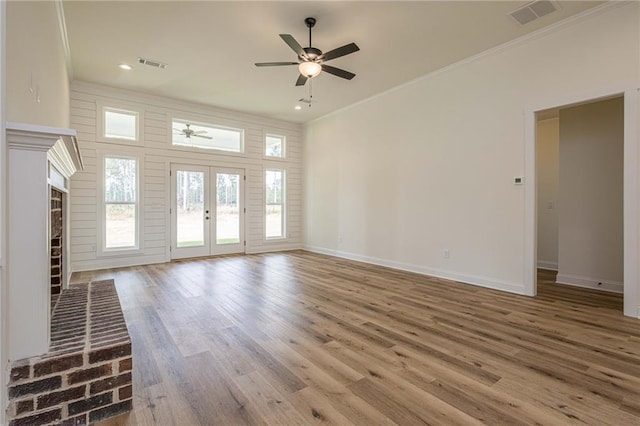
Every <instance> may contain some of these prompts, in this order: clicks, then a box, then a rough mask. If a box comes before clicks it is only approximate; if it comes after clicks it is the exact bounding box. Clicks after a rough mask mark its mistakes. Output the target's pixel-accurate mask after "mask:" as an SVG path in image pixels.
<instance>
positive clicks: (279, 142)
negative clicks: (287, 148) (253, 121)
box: [264, 134, 286, 158]
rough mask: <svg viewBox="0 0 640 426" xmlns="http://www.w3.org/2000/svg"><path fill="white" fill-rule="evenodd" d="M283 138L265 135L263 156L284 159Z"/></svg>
mask: <svg viewBox="0 0 640 426" xmlns="http://www.w3.org/2000/svg"><path fill="white" fill-rule="evenodd" d="M285 139H286V138H285V137H284V136H278V135H270V134H267V135H266V136H265V141H264V147H265V151H264V155H265V156H267V157H279V158H284V144H285Z"/></svg>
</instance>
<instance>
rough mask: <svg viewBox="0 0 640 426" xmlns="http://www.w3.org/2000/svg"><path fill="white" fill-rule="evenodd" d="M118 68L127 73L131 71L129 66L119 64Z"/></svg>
mask: <svg viewBox="0 0 640 426" xmlns="http://www.w3.org/2000/svg"><path fill="white" fill-rule="evenodd" d="M118 68H120V69H121V70H127V71H131V70H132V69H133V67H132V66H131V65H129V64H120V65H118Z"/></svg>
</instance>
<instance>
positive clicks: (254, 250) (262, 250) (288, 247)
mask: <svg viewBox="0 0 640 426" xmlns="http://www.w3.org/2000/svg"><path fill="white" fill-rule="evenodd" d="M300 249H302V245H301V244H298V243H295V244H280V245H277V246H275V245H274V246H269V247H247V249H246V250H245V253H246V254H260V253H274V252H278V251H291V250H300Z"/></svg>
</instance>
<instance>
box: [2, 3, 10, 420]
mask: <svg viewBox="0 0 640 426" xmlns="http://www.w3.org/2000/svg"><path fill="white" fill-rule="evenodd" d="M6 40H7V38H6V2H0V425H3V424H5V422H6V411H5V407H6V406H7V386H6V384H7V383H8V381H9V378H8V376H9V375H8V370H7V367H8V362H7V360H8V349H9V348H8V344H7V343H8V338H7V306H6V304H7V281H6V267H5V265H6V263H5V261H6V260H5V259H6V256H5V250H6V246H7V234H6V225H5V221H6V210H5V209H6V207H5V206H6V205H7V203H6V189H5V188H6V170H7V167H6V162H7V140H6V133H5V110H6V101H5V98H6V97H5V78H6Z"/></svg>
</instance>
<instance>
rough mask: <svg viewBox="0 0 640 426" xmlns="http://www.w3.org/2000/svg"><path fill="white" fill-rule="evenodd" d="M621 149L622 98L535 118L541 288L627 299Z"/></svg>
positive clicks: (538, 263) (622, 143)
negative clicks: (576, 289)
mask: <svg viewBox="0 0 640 426" xmlns="http://www.w3.org/2000/svg"><path fill="white" fill-rule="evenodd" d="M623 147H624V98H623V97H622V96H618V97H614V98H610V99H606V100H598V101H595V102H589V103H584V104H580V105H571V106H568V107H561V108H554V109H552V110H547V111H540V112H537V113H536V167H537V170H536V185H537V256H538V261H537V268H538V283H540V282H544V283H547V284H548V283H553V284H564V285H570V286H574V287H581V288H590V289H595V290H602V291H607V292H612V293H618V294H622V293H623V258H624V257H623V221H622V218H623V214H622V209H623V198H622V191H623V184H622V183H623ZM543 271H544V272H543ZM552 287H553V285H552V286H549V285H545V286H543V287H542V288H543V289H544V290H545V292H553V288H552ZM538 290H540V288H539V289H538ZM577 293H578V295H579V294H580V292H577ZM582 294H583V295H584V297H585V301H586V302H587V303H591V301H590V300H589V295H593V294H594V293H593V292H586V291H583V292H582ZM591 299H592V300H596V298H591ZM597 300H599V299H597ZM620 310H622V298H621V297H620Z"/></svg>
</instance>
